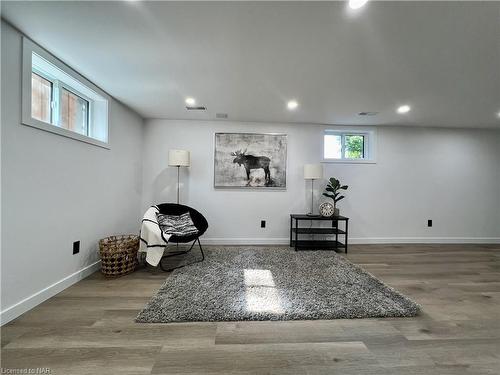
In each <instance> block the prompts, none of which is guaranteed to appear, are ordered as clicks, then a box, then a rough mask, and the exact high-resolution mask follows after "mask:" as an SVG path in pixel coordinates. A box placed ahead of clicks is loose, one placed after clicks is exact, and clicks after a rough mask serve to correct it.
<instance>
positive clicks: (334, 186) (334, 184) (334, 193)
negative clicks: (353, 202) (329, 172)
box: [323, 177, 349, 203]
mask: <svg viewBox="0 0 500 375" xmlns="http://www.w3.org/2000/svg"><path fill="white" fill-rule="evenodd" d="M328 181H329V183H328V185H326V188H325V190H326V191H327V192H328V193H323V195H324V196H325V197H328V198H331V199H333V202H334V203H337V202H338V201H340V200H342V199H344V198H345V196H344V195H340V192H339V190H347V188H348V187H349V186H348V185H341V184H340V181H339V180H337V179H336V178H335V177H330V178H329V179H328ZM339 195H340V196H339Z"/></svg>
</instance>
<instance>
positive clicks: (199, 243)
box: [159, 237, 205, 272]
mask: <svg viewBox="0 0 500 375" xmlns="http://www.w3.org/2000/svg"><path fill="white" fill-rule="evenodd" d="M196 242H198V246H199V248H200V252H201V259H200V260H197V261H194V262H191V263H187V264H183V265H180V266H177V267H173V268H168V269H166V268H164V267H163V264H162V261H163V259H164V258H169V257H173V256H176V255H182V254H187V253H189V252H190V251H191V250H192V249H193V247H194V245H195V244H196ZM204 260H205V253H204V252H203V248H202V247H201V242H200V237H198V238H197V239H195V240H194V241H193V243H192V244H191V247H190V248H189V250H187V251H176V252H175V253H171V254H167V255H164V256H162V258H161V260H160V263H159V264H160V269H161V270H162V271H164V272H170V271H173V270H176V269H178V268H182V267H186V266H190V265H192V264H196V263H201V262H203V261H204Z"/></svg>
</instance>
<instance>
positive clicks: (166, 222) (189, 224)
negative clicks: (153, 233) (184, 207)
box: [156, 212, 198, 237]
mask: <svg viewBox="0 0 500 375" xmlns="http://www.w3.org/2000/svg"><path fill="white" fill-rule="evenodd" d="M156 217H157V218H158V224H159V225H160V228H161V230H162V231H163V233H165V234H171V235H173V236H177V237H187V236H190V235H192V234H196V233H198V229H196V227H195V226H194V223H193V219H191V215H190V214H189V212H186V213H185V214H182V215H179V216H174V215H164V214H160V213H157V214H156Z"/></svg>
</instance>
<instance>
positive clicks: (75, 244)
mask: <svg viewBox="0 0 500 375" xmlns="http://www.w3.org/2000/svg"><path fill="white" fill-rule="evenodd" d="M79 252H80V241H75V242H73V255H75V254H78V253H79Z"/></svg>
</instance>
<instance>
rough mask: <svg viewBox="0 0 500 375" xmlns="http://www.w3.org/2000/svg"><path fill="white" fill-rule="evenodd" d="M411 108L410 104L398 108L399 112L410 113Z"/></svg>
mask: <svg viewBox="0 0 500 375" xmlns="http://www.w3.org/2000/svg"><path fill="white" fill-rule="evenodd" d="M410 110H411V108H410V106H409V105H402V106H400V107H399V108H398V113H408V112H410Z"/></svg>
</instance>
